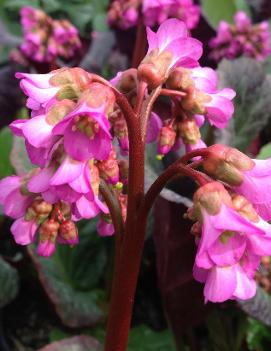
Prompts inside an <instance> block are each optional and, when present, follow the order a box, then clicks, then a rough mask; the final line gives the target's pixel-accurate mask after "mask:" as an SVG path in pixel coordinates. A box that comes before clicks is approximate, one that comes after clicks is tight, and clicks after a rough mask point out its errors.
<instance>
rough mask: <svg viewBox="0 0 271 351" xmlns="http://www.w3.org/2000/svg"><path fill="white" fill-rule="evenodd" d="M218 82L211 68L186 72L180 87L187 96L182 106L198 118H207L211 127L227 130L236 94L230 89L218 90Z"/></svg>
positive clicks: (182, 101) (182, 100)
mask: <svg viewBox="0 0 271 351" xmlns="http://www.w3.org/2000/svg"><path fill="white" fill-rule="evenodd" d="M181 70H182V69H181ZM181 70H180V72H181ZM172 74H174V72H173V73H172ZM189 79H191V81H190V82H189ZM217 81H218V79H217V74H216V72H215V71H214V70H212V69H211V68H209V67H195V68H193V69H191V70H187V71H185V72H184V78H183V81H182V80H181V81H180V85H181V86H182V87H183V89H184V91H186V93H187V95H186V96H185V97H184V98H182V99H181V105H182V106H183V107H184V109H185V110H187V113H193V112H194V113H195V114H197V116H198V117H197V118H199V116H200V115H202V116H205V117H206V118H207V119H208V121H209V122H210V124H211V125H215V126H216V127H217V128H225V127H226V126H227V124H228V121H229V120H230V118H231V117H232V115H233V112H234V105H233V102H232V99H233V98H234V97H235V95H236V93H235V91H234V90H232V89H229V88H224V89H222V90H217V84H218V83H217Z"/></svg>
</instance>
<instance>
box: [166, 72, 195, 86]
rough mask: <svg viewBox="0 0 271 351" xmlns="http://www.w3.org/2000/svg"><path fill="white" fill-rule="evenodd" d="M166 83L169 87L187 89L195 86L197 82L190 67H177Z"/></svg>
mask: <svg viewBox="0 0 271 351" xmlns="http://www.w3.org/2000/svg"><path fill="white" fill-rule="evenodd" d="M166 85H167V87H168V88H169V89H174V90H184V91H186V90H187V89H188V88H189V87H194V85H195V83H194V81H193V79H192V78H191V73H190V70H189V69H187V68H182V67H176V68H174V70H173V71H172V72H171V73H170V75H169V77H168V79H167V81H166Z"/></svg>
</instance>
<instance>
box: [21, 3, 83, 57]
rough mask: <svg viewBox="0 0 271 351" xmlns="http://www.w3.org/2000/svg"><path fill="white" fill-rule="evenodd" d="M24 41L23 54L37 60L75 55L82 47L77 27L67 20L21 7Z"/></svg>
mask: <svg viewBox="0 0 271 351" xmlns="http://www.w3.org/2000/svg"><path fill="white" fill-rule="evenodd" d="M21 24H22V27H23V34H24V42H23V44H22V45H21V47H20V49H21V51H22V52H23V54H24V55H25V56H26V57H27V58H29V59H31V60H34V61H37V62H51V61H53V60H54V59H55V58H56V57H58V56H61V57H63V58H65V59H68V58H71V57H73V56H74V54H75V52H76V50H78V49H79V48H80V47H81V42H80V39H79V36H78V31H77V29H76V28H75V27H74V26H73V25H72V24H71V23H70V22H69V21H67V20H53V19H52V18H51V17H49V16H48V15H46V13H44V12H43V11H41V10H38V9H34V8H32V7H23V8H22V9H21Z"/></svg>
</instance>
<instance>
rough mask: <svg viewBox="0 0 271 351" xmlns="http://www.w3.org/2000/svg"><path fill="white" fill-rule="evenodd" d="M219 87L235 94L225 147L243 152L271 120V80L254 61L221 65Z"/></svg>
mask: <svg viewBox="0 0 271 351" xmlns="http://www.w3.org/2000/svg"><path fill="white" fill-rule="evenodd" d="M218 73H219V76H220V82H221V86H222V87H231V88H232V89H234V90H235V91H236V97H235V99H234V105H235V112H234V116H233V118H232V120H231V121H230V123H229V126H228V128H227V130H228V132H229V140H227V143H228V144H230V145H231V146H234V147H237V148H238V149H240V150H241V151H246V149H247V147H248V146H249V145H250V143H251V141H252V140H253V139H254V138H255V137H256V136H257V135H258V134H259V132H260V131H261V130H262V129H263V128H264V127H265V125H266V124H267V123H268V120H269V118H270V117H271V104H270V101H271V76H270V75H267V74H266V73H265V71H264V68H263V65H262V64H261V63H259V62H257V61H255V60H253V59H249V58H244V57H243V58H239V59H237V60H232V61H226V60H224V61H222V63H221V64H220V65H219V67H218Z"/></svg>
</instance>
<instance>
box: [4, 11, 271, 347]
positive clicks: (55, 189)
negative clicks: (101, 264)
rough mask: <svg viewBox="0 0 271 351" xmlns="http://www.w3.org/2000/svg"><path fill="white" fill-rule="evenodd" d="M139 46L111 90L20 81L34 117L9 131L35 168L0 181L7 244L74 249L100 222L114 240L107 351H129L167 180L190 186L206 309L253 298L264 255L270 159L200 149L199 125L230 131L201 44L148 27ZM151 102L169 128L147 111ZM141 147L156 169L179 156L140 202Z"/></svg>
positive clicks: (95, 79)
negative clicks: (136, 60)
mask: <svg viewBox="0 0 271 351" xmlns="http://www.w3.org/2000/svg"><path fill="white" fill-rule="evenodd" d="M145 9H146V7H145ZM147 40H148V51H147V54H146V56H145V57H144V59H143V60H142V61H141V62H140V64H139V66H138V68H132V69H128V70H126V71H123V72H119V73H118V74H117V76H116V77H115V78H113V79H112V80H111V81H108V80H106V79H104V78H102V77H101V76H98V75H96V74H92V73H90V72H86V71H84V70H83V69H81V68H62V69H58V70H55V71H52V72H50V73H48V74H28V73H17V74H16V77H17V78H18V79H20V86H21V89H22V90H23V92H24V93H25V95H26V96H27V102H26V105H27V107H28V108H29V109H30V110H31V111H32V112H31V118H30V119H21V120H17V121H14V122H13V123H12V124H11V126H10V127H11V130H12V132H13V133H14V134H15V135H17V136H19V137H21V138H23V139H24V141H25V145H26V150H27V153H28V156H29V158H30V160H31V162H32V163H33V165H35V166H36V167H35V168H34V169H33V170H32V171H31V172H30V173H28V174H25V175H23V176H20V177H19V176H11V177H8V178H4V179H3V180H2V181H1V182H0V202H1V204H2V205H3V208H4V212H5V214H7V215H8V216H10V217H12V218H14V219H15V221H14V223H13V225H12V227H11V232H12V234H13V236H14V239H15V241H16V242H17V243H18V244H21V245H28V244H31V243H36V244H37V253H38V254H39V255H41V256H45V257H48V256H51V255H52V254H53V253H54V251H55V248H56V245H76V244H77V243H78V242H79V237H78V232H77V229H76V222H77V221H80V220H81V219H91V218H94V217H99V220H98V224H97V231H98V233H99V234H100V235H101V236H111V235H113V234H114V235H115V238H116V252H115V270H114V278H113V287H112V295H111V305H110V312H109V318H108V325H107V334H106V341H105V350H106V351H124V350H126V347H127V339H128V332H129V327H130V321H131V313H132V308H133V301H134V294H135V288H136V283H137V277H138V272H139V267H140V261H141V255H142V250H143V246H144V237H145V232H146V224H147V218H148V214H149V212H150V210H151V208H152V205H153V203H154V201H155V199H156V198H157V196H158V195H159V193H160V191H161V190H162V189H163V188H164V187H165V185H166V184H167V183H168V182H169V181H170V180H171V179H173V178H174V179H176V178H178V177H179V178H181V177H184V176H186V177H190V178H191V179H192V180H194V182H195V183H196V185H197V187H198V189H197V190H196V192H195V194H194V203H193V206H192V207H191V208H190V209H188V212H187V216H188V218H190V219H191V220H192V221H194V224H193V226H192V231H191V232H192V233H193V235H194V236H195V245H196V247H197V253H196V257H195V264H194V271H193V274H194V277H195V279H196V280H198V281H200V282H202V283H204V284H205V286H204V298H205V301H206V302H207V301H211V302H223V301H226V300H229V299H232V300H235V299H243V300H245V299H248V298H251V297H252V296H254V295H255V291H256V283H255V280H254V275H255V271H256V269H257V268H258V266H259V263H260V260H261V257H262V256H265V255H271V225H270V224H269V223H268V222H267V221H268V220H270V219H271V203H270V191H271V159H269V160H266V161H264V160H262V161H258V160H253V159H250V158H249V157H248V156H246V155H244V154H243V153H241V152H240V151H238V150H237V149H233V148H230V147H228V146H223V145H212V146H210V147H206V145H205V144H204V142H203V141H202V139H201V133H200V128H201V126H202V125H203V123H204V122H206V123H209V124H211V125H212V126H215V127H217V128H225V127H226V126H227V124H228V122H229V120H230V119H231V117H232V115H233V112H234V105H233V98H234V96H235V92H234V91H233V90H232V89H230V88H224V89H219V88H218V79H217V74H216V72H215V71H214V70H212V69H211V68H208V67H201V66H200V65H199V59H200V57H201V55H202V44H201V42H199V41H198V40H196V39H194V38H192V37H190V35H189V31H188V29H187V26H186V25H185V23H184V22H182V21H180V20H178V19H169V20H166V21H165V22H163V23H162V24H161V26H160V27H159V28H158V30H157V32H154V31H152V30H151V29H150V28H147ZM160 96H164V97H166V98H167V100H168V104H167V105H166V106H167V113H165V114H163V116H164V115H166V116H167V117H162V116H159V110H157V109H155V111H154V105H155V102H156V100H157V99H158V98H159V97H160ZM147 143H156V145H157V158H158V159H162V158H163V157H164V155H166V154H167V153H169V152H170V151H172V150H174V151H176V150H178V149H180V150H181V149H182V150H183V156H182V157H180V158H179V159H178V160H177V161H175V162H174V163H173V164H171V165H170V166H169V167H168V168H167V169H166V170H165V171H164V172H163V173H162V174H161V175H160V176H159V177H158V178H157V179H156V180H155V182H154V183H153V184H152V185H151V186H150V188H149V189H148V190H147V191H146V192H145V190H144V164H145V159H144V157H145V156H144V155H145V148H146V144H147ZM156 162H159V161H158V160H157V161H156ZM180 181H181V179H180ZM180 230H181V228H180ZM104 240H106V239H104Z"/></svg>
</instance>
